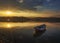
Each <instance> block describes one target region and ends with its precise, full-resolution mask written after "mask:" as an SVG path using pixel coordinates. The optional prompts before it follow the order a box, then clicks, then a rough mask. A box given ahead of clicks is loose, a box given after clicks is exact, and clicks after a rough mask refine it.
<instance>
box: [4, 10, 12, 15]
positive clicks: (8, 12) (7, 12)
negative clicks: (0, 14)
mask: <svg viewBox="0 0 60 43" xmlns="http://www.w3.org/2000/svg"><path fill="white" fill-rule="evenodd" d="M5 13H6V14H8V15H10V14H12V13H13V12H11V11H6V12H5Z"/></svg>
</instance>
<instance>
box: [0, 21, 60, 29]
mask: <svg viewBox="0 0 60 43" xmlns="http://www.w3.org/2000/svg"><path fill="white" fill-rule="evenodd" d="M42 24H46V25H47V27H48V28H50V27H52V28H58V27H59V26H60V23H48V22H23V23H19V22H18V23H13V22H0V27H5V28H6V27H8V26H11V27H29V26H32V27H34V26H38V25H42Z"/></svg>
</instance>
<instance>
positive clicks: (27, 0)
mask: <svg viewBox="0 0 60 43" xmlns="http://www.w3.org/2000/svg"><path fill="white" fill-rule="evenodd" d="M2 8H3V9H24V10H26V9H29V10H32V12H33V11H34V10H35V11H36V12H40V13H39V14H38V13H36V12H35V13H36V14H35V13H34V12H33V13H34V14H35V15H36V16H37V17H38V16H40V17H44V16H43V15H45V17H60V0H0V10H1V9H2ZM32 12H31V13H32ZM23 13H24V12H23ZM33 13H32V14H29V12H28V14H27V15H26V16H29V15H30V16H35V15H34V14H33ZM23 15H25V14H23ZM18 16H21V15H18Z"/></svg>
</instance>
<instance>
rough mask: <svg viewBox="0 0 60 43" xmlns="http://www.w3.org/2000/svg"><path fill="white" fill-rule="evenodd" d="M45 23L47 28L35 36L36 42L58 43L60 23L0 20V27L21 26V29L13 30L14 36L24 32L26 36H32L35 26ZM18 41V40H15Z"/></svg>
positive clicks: (59, 41) (59, 40)
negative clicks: (38, 35)
mask: <svg viewBox="0 0 60 43" xmlns="http://www.w3.org/2000/svg"><path fill="white" fill-rule="evenodd" d="M42 24H46V26H47V28H46V31H45V33H43V34H42V35H41V36H40V37H38V38H36V39H37V42H39V43H40V42H41V43H45V42H46V43H60V23H48V22H44V23H43V22H25V23H12V22H0V28H1V27H3V28H8V29H11V28H12V27H17V28H18V27H21V28H22V30H20V29H17V30H16V31H15V30H14V33H13V34H14V35H15V37H17V38H19V37H18V35H19V34H20V33H23V34H25V35H26V36H27V37H28V38H33V37H32V33H33V29H34V27H35V26H38V25H42ZM17 43H18V42H17Z"/></svg>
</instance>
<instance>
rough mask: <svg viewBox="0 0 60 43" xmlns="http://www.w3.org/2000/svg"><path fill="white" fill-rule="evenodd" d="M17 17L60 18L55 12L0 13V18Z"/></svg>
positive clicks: (59, 13)
mask: <svg viewBox="0 0 60 43" xmlns="http://www.w3.org/2000/svg"><path fill="white" fill-rule="evenodd" d="M1 16H4V17H8V16H18V17H22V16H23V17H60V12H56V11H49V10H45V11H41V12H40V11H39V12H37V11H29V10H27V11H0V17H1Z"/></svg>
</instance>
